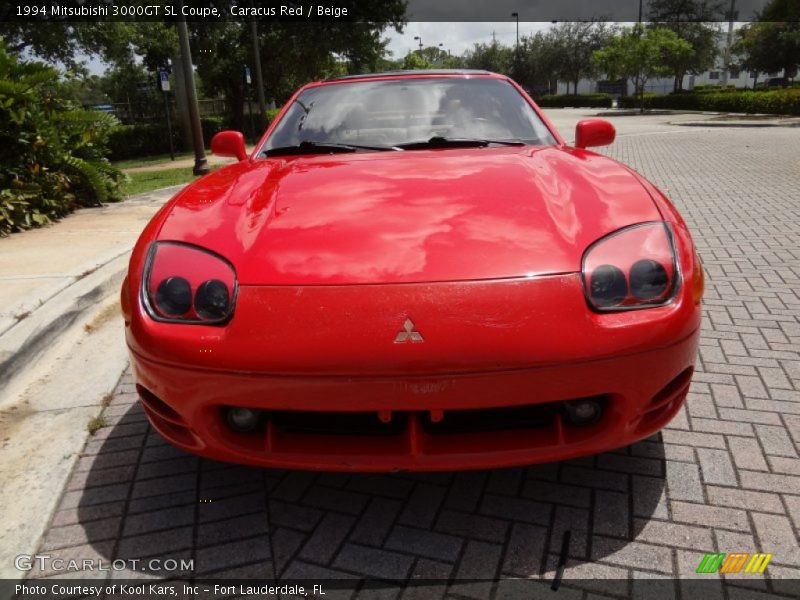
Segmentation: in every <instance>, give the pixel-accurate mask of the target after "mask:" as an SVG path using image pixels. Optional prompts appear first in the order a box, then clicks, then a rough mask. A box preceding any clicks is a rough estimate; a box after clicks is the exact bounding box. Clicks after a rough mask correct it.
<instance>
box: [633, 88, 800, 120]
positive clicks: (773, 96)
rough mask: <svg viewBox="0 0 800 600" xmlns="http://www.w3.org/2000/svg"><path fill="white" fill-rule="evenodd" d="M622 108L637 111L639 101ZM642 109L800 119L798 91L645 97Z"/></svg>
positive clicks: (782, 90)
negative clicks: (789, 116)
mask: <svg viewBox="0 0 800 600" xmlns="http://www.w3.org/2000/svg"><path fill="white" fill-rule="evenodd" d="M619 106H620V107H621V108H638V106H639V100H638V98H633V97H630V96H628V97H625V98H620V102H619ZM644 106H645V108H663V109H673V110H707V111H714V112H738V113H763V114H771V115H800V89H792V88H789V89H781V90H770V91H761V92H759V91H755V92H754V91H750V90H739V91H735V92H734V91H720V92H716V93H710V92H704V93H700V94H694V93H688V94H669V95H666V96H657V95H654V94H645V97H644Z"/></svg>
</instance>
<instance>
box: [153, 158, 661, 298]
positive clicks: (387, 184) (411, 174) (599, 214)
mask: <svg viewBox="0 0 800 600" xmlns="http://www.w3.org/2000/svg"><path fill="white" fill-rule="evenodd" d="M167 210H168V214H167V215H166V218H165V220H164V222H163V224H162V227H161V231H160V233H159V239H164V240H181V241H185V242H189V243H192V244H197V245H199V246H203V247H205V248H208V249H210V250H213V251H215V252H217V253H219V254H220V255H222V256H224V257H226V258H227V259H228V260H230V261H231V263H232V264H233V265H234V267H235V269H236V271H237V276H238V279H239V282H240V283H241V284H243V285H261V284H276V285H346V284H379V283H411V282H423V281H426V282H431V281H457V280H479V279H495V278H508V277H525V276H534V275H544V274H555V273H568V272H575V271H579V270H580V265H581V258H582V255H583V252H584V250H585V249H586V247H587V246H588V245H589V244H591V243H592V242H594V241H595V240H597V239H598V238H600V237H602V236H603V235H605V234H607V233H610V232H612V231H614V230H616V229H619V228H621V227H624V226H626V225H631V224H634V223H639V222H642V221H651V220H658V219H660V218H661V217H660V214H659V212H658V210H657V208H656V207H655V205H654V203H653V201H652V199H651V198H650V196H649V195H648V193H647V192H646V190H645V189H644V187H643V186H642V185H641V183H640V182H639V181H638V179H637V177H636V176H635V175H634V174H633V173H632V172H631V171H629V170H628V169H626V168H625V167H623V166H622V165H620V164H619V163H617V162H615V161H613V160H611V159H609V158H606V157H603V156H600V155H597V154H594V153H591V152H586V151H583V150H576V149H572V148H561V147H554V146H553V147H538V148H537V147H523V148H516V147H514V148H507V147H504V148H483V149H467V150H461V149H459V150H431V151H414V152H410V151H409V152H382V153H357V154H336V155H322V156H320V155H315V156H300V157H293V158H289V157H287V158H272V159H265V160H257V161H243V162H240V163H237V164H235V165H232V166H230V167H227V168H225V169H221V170H220V171H218V172H216V173H213V174H211V175H209V176H207V177H204V178H203V179H201V180H199V181H198V182H196V183H195V184H193V185H191V186H188V187H187V188H185V189H184V190H183V191H182V192H181V193H180V194H179V195H178V196H177V197H176V198H175V199H174V201H173V203H172V205H171V206H170V207H168V209H167Z"/></svg>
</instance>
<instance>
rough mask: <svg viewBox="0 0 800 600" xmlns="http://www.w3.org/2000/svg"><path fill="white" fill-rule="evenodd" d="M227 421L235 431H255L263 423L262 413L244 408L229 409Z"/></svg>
mask: <svg viewBox="0 0 800 600" xmlns="http://www.w3.org/2000/svg"><path fill="white" fill-rule="evenodd" d="M225 419H226V420H227V421H228V425H229V426H230V428H231V429H233V430H234V431H239V432H246V431H253V430H254V429H255V428H256V427H258V425H259V423H260V422H261V411H260V410H254V409H252V408H242V407H235V408H229V409H228V413H227V414H226V416H225Z"/></svg>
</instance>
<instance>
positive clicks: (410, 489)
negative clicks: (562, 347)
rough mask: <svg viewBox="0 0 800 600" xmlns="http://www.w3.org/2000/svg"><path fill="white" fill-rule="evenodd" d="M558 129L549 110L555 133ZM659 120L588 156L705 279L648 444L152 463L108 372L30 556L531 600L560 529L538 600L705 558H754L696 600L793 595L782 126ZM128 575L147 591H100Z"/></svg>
mask: <svg viewBox="0 0 800 600" xmlns="http://www.w3.org/2000/svg"><path fill="white" fill-rule="evenodd" d="M586 114H588V113H586ZM578 115H579V113H578V112H577V111H562V112H559V111H556V112H555V113H554V117H555V120H556V121H557V123H558V124H559V125H562V131H564V133H565V134H567V135H568V136H569V137H571V136H570V133H571V131H570V130H571V128H572V124H573V123H574V122H575V120H576V119H577V117H578ZM695 118H696V117H695ZM669 119H670V117H663V116H662V117H620V118H618V119H617V120H616V124H617V126H618V129H619V131H620V134H621V135H620V136H619V138H618V140H617V142H616V143H615V144H614V145H613V146H612V147H610V148H609V149H608V150H607V152H609V153H610V154H611V155H613V156H615V157H618V158H620V159H621V160H622V161H624V162H626V163H628V164H631V165H632V166H634V167H635V168H636V169H638V170H640V171H641V172H642V173H644V174H645V175H646V176H647V177H649V178H650V179H651V180H653V181H654V182H655V183H656V184H658V185H659V186H660V187H661V188H662V189H663V190H665V192H666V193H667V194H668V195H670V196H671V197H672V198H673V199H674V201H675V202H676V203H677V204H678V206H679V207H680V209H681V210H682V212H683V214H684V216H685V217H686V218H687V219H688V221H689V224H690V226H691V228H692V230H693V232H694V235H695V237H696V240H697V243H698V245H699V248H700V252H701V255H702V257H703V260H704V262H705V267H706V270H707V274H708V284H707V287H708V290H707V294H706V301H705V322H704V330H703V337H702V342H701V345H702V346H701V353H700V360H699V362H698V372H697V375H696V376H695V379H694V384H693V385H692V391H691V394H690V397H689V400H688V403H687V406H686V408H685V409H684V410H683V411H682V412H681V413H680V414H679V415H678V417H677V418H676V419H675V420H674V421H673V422H672V423H671V424H670V425H669V427H668V428H667V429H666V430H665V431H664V432H663V434H662V435H658V436H655V437H654V438H652V439H649V440H647V441H644V442H642V443H639V444H636V445H635V446H632V447H630V448H625V449H622V450H619V451H617V452H612V453H608V454H604V455H601V456H594V457H589V458H585V459H581V460H573V461H568V462H564V463H560V464H549V465H543V466H536V467H532V468H519V469H503V470H496V471H480V472H465V473H437V474H424V475H415V474H397V475H348V474H329V473H306V472H290V471H278V470H261V469H251V468H244V467H236V466H229V465H224V464H218V463H214V462H210V461H206V460H199V459H197V458H195V457H193V456H189V455H187V454H184V453H183V452H180V451H178V450H175V449H173V448H172V447H170V446H168V445H166V444H165V443H164V442H163V441H162V440H161V439H160V438H159V437H158V435H157V434H155V433H154V432H153V431H152V430H151V429H150V428H149V427H148V426H147V424H146V422H145V419H144V416H143V414H142V411H141V409H140V408H139V406H138V405H137V404H136V397H135V393H134V388H133V385H132V380H131V378H130V376H129V375H126V376H125V377H124V378H123V380H122V382H121V383H120V385H119V388H118V390H117V393H116V395H115V396H114V398H113V400H112V402H111V405H110V406H109V407H108V409H107V410H106V418H107V420H108V426H107V427H105V428H103V429H101V430H100V431H99V432H98V433H97V434H96V435H95V436H94V438H92V439H91V441H90V442H89V444H88V445H87V447H86V450H85V453H84V456H82V457H81V459H80V462H79V463H78V466H77V470H76V472H75V474H74V476H73V478H72V481H71V483H70V484H69V486H68V489H67V490H66V492H65V494H64V497H63V501H62V503H61V507H60V509H59V510H58V512H57V513H56V514H55V517H54V519H53V523H52V526H51V527H50V529H49V530H48V532H47V534H46V537H45V539H44V541H43V546H42V551H46V552H47V553H48V554H51V555H52V556H61V557H77V558H87V557H99V558H103V559H105V560H109V561H110V560H112V559H117V558H143V557H150V556H155V557H159V558H162V559H163V558H166V557H177V558H187V559H194V566H195V569H194V573H193V574H192V573H182V574H181V573H179V574H178V575H180V576H187V577H192V576H194V577H203V576H206V575H209V576H221V577H265V578H274V577H276V576H277V577H280V578H293V577H310V578H327V577H354V576H355V577H358V576H368V577H373V578H387V579H405V578H416V579H429V580H435V581H432V583H433V584H436V585H431V586H428V587H424V588H414V589H410V590H407V591H406V595H412V594H416V595H424V596H426V597H427V596H438V595H443V594H451V595H453V596H467V597H488V596H490V595H492V594H496V595H498V596H502V595H505V594H504V590H506V586H507V585H508V582H505V583H496V582H495V583H492V582H485V581H484V582H481V581H472V582H469V583H467V582H466V581H465V580H473V579H481V578H495V577H504V578H505V577H512V576H514V577H526V578H533V579H535V580H541V581H542V582H543V583H542V585H541V590H542V591H549V586H550V583H551V582H552V580H553V578H554V576H555V573H556V565H557V563H558V559H559V555H560V553H561V548H562V544H563V543H564V537H565V536H564V533H565V532H566V531H569V532H570V538H569V540H570V541H569V545H568V561H567V565H566V570H565V572H564V575H563V577H564V582H563V584H562V587H561V590H560V591H559V594H561V595H560V596H557V597H566V598H573V597H574V598H578V597H584V598H588V597H592V598H602V597H630V596H634V597H636V596H639V594H645V595H650V594H652V593H653V590H654V589H655V588H654V587H653V586H652V584H650V583H648V580H650V579H652V578H666V580H665V581H663V582H662V584H663V585H664V586H665V587H661V588H660V589H661V590H662V591H663V597H671V596H672V594H673V592H675V593H682V594H683V598H692V597H694V594H692V593H689V592H686V591H685V586H686V585H687V584H686V582H683V583H682V582H680V581H674V580H672V578H676V577H690V576H692V575H694V572H695V569H696V568H697V566H698V564H699V562H700V560H701V558H702V557H703V553H704V552H707V551H718V552H728V553H731V552H756V551H763V552H769V553H773V554H774V557H773V558H772V562H771V563H770V564H769V566H768V568H767V570H766V573H765V574H764V575H744V574H740V575H738V576H725V577H726V578H727V579H726V580H725V581H723V580H721V579H718V577H719V576H716V575H705V576H703V577H705V578H707V579H708V578H710V579H711V580H712V581H715V582H716V585H714V586H712V587H711V588H710V589H709V590H708V592H707V593H705V594H704V595H705V596H707V597H708V598H709V599H711V598H725V597H729V598H761V597H767V594H768V593H769V594H784V595H787V596H788V595H791V594H792V593H793V592H796V591H797V589H796V588H793V587H792V586H794V585H796V584H797V581H794V582H792V581H790V580H791V578H795V580H796V579H798V578H800V550H799V549H798V538H797V531H798V525H800V459H798V453H797V450H798V444H799V443H800V352H798V349H800V295H799V293H798V290H800V281H799V279H800V129H791V128H764V129H756V128H735V129H734V128H725V129H713V130H712V129H704V128H696V127H695V128H692V127H678V126H673V125H669V124H668V123H667V121H668V120H669ZM34 575H41V573H37V572H34ZM136 575H139V576H141V575H144V576H151V577H152V576H163V575H164V574H163V573H160V572H157V571H152V570H145V571H140V572H138V573H137V572H123V573H116V574H115V576H136ZM170 576H175V574H174V573H173V574H170ZM448 578H450V582H449V583H447V581H446V580H447V579H448ZM723 583H724V584H725V585H723ZM584 590H590V591H592V592H596V595H595V594H589V593H588V592H587V591H584ZM681 590H683V592H682V591H681ZM384 591H385V592H386V595H387V596H389V597H398V596H400V595H401V593H402V592H401V591H400V590H399V589H390V590H384ZM349 593H351V592H348V594H349ZM526 597H530V596H528V595H527V594H526ZM642 597H644V596H642Z"/></svg>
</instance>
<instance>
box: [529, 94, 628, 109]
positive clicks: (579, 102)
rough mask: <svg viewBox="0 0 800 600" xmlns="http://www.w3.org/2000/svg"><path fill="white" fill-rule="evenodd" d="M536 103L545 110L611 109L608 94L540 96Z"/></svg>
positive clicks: (610, 100)
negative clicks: (569, 108) (567, 108)
mask: <svg viewBox="0 0 800 600" xmlns="http://www.w3.org/2000/svg"><path fill="white" fill-rule="evenodd" d="M536 103H537V104H538V105H539V106H542V107H546V108H564V107H566V106H569V107H573V108H611V103H612V99H611V96H610V95H608V94H556V95H545V96H541V97H540V98H539V99H538V100H536Z"/></svg>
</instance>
